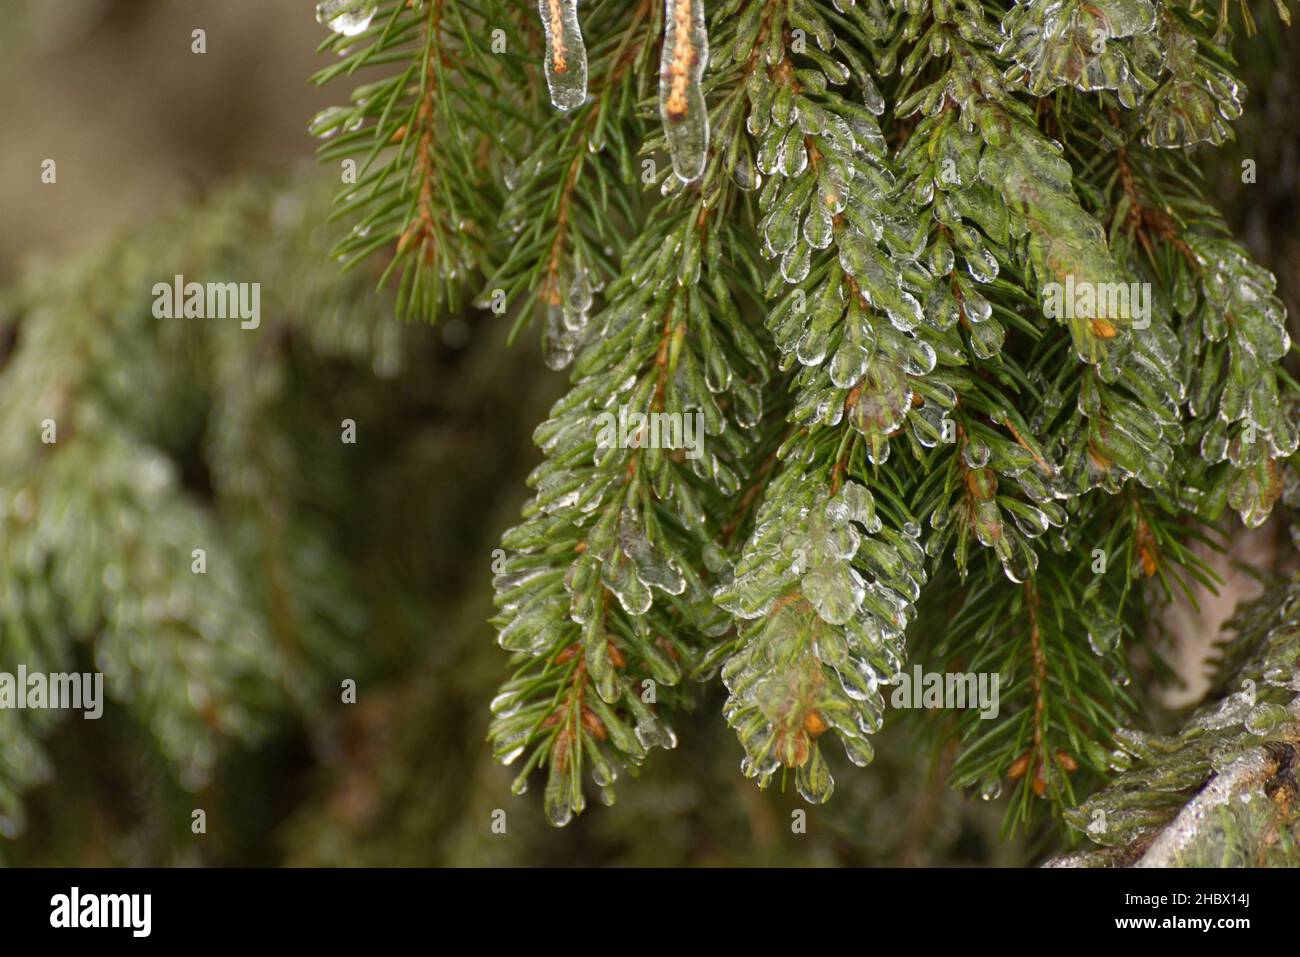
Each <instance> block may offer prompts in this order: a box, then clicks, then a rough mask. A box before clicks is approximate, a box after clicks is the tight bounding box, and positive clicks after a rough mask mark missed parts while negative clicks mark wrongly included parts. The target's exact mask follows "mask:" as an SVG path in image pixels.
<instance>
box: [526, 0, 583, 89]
mask: <svg viewBox="0 0 1300 957" xmlns="http://www.w3.org/2000/svg"><path fill="white" fill-rule="evenodd" d="M537 10H538V12H539V13H540V14H541V17H542V28H543V29H544V30H545V31H546V85H547V86H548V87H549V88H550V90H551V104H552V105H553V106H554V107H555V108H556V109H557V110H573V109H577V108H578V107H579V106H582V104H583V103H584V102H586V99H587V47H586V44H584V43H583V42H582V28H581V27H580V26H579V25H578V0H537Z"/></svg>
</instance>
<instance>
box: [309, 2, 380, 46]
mask: <svg viewBox="0 0 1300 957" xmlns="http://www.w3.org/2000/svg"><path fill="white" fill-rule="evenodd" d="M378 8H379V0H321V2H320V3H318V4H316V22H317V23H319V24H321V25H322V26H326V27H329V28H330V29H331V30H333V31H334V32H335V33H341V34H343V35H344V36H345V37H354V36H356V35H357V34H358V33H364V32H365V31H366V28H367V27H369V26H370V21H371V20H373V19H374V16H375V10H377V9H378Z"/></svg>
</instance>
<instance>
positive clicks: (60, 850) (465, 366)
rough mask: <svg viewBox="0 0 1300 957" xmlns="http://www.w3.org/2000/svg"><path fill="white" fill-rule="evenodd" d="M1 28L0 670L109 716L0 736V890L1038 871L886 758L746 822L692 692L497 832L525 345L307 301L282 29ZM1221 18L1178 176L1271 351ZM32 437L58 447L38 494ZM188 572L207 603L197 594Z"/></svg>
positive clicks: (226, 5) (1193, 641)
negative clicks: (182, 293) (552, 803)
mask: <svg viewBox="0 0 1300 957" xmlns="http://www.w3.org/2000/svg"><path fill="white" fill-rule="evenodd" d="M3 5H4V13H3V24H4V25H3V28H0V116H2V117H3V119H4V130H5V133H4V141H3V146H2V147H0V223H3V229H0V290H3V291H0V434H3V435H5V436H6V438H5V440H4V442H3V444H2V445H0V536H2V537H0V562H2V563H3V564H4V569H3V570H0V605H5V607H4V608H3V609H0V671H11V672H12V671H14V670H15V668H16V665H17V664H18V663H19V661H24V662H26V663H28V664H29V667H34V664H33V661H39V660H44V661H48V662H57V663H62V664H65V665H73V666H77V667H80V668H83V669H89V668H90V667H92V663H93V665H94V666H95V667H100V668H101V669H103V670H105V671H106V672H108V673H109V674H110V687H111V692H112V700H111V701H110V703H109V705H108V707H107V708H106V709H105V716H104V718H103V719H102V720H100V721H97V722H86V721H82V720H80V719H79V718H69V719H63V720H58V719H56V718H52V717H48V716H32V715H21V716H15V715H14V714H13V713H7V714H6V715H4V723H0V861H3V862H5V863H8V864H19V865H26V864H38V865H39V864H86V865H91V864H96V865H109V864H112V865H117V864H123V865H130V864H214V865H286V864H287V865H316V864H323V865H417V866H418V865H495V864H506V865H527V864H542V865H570V864H646V865H713V864H777V865H804V864H814V865H823V864H826V865H829V864H854V865H896V864H902V865H922V864H931V865H933V864H947V865H969V864H1025V863H1032V862H1035V861H1038V860H1041V859H1042V857H1043V856H1044V855H1045V854H1046V853H1047V852H1049V851H1051V850H1054V849H1056V848H1057V847H1058V846H1059V840H1058V836H1057V834H1056V833H1055V832H1054V831H1052V830H1050V829H1044V830H1043V831H1041V832H1039V833H1035V834H1030V835H1023V834H1022V835H1019V836H1016V837H1014V838H1005V837H1003V836H1001V835H1000V833H999V829H1000V824H1001V819H1002V812H1003V808H1002V807H1001V806H1000V802H999V801H998V800H989V801H981V800H979V799H978V798H977V797H976V798H971V797H968V796H963V795H960V794H955V793H952V792H951V791H949V790H948V789H947V788H946V787H945V786H944V777H945V774H946V768H947V765H948V763H949V762H950V760H951V757H952V755H951V754H949V753H940V754H929V753H920V752H918V751H917V745H916V744H915V743H914V741H913V739H912V736H911V735H910V733H909V729H908V728H907V727H905V726H904V727H897V728H893V729H889V730H887V731H886V733H884V734H883V735H882V736H881V738H880V745H879V757H878V760H877V761H876V763H875V764H873V765H872V766H871V767H870V768H868V769H866V770H863V771H856V770H855V769H852V768H850V767H848V766H847V765H846V764H843V763H841V764H842V766H841V765H837V766H836V776H837V788H836V795H835V797H834V799H833V800H832V801H831V802H830V804H829V805H826V806H824V807H819V808H811V807H808V806H807V805H804V804H803V803H802V802H801V801H800V800H799V799H798V797H797V795H795V794H794V793H793V788H792V787H791V788H789V789H787V791H786V793H780V790H779V789H778V788H773V789H772V791H771V792H768V793H761V792H759V791H757V790H756V789H755V788H754V787H753V786H752V785H751V784H750V783H749V782H748V781H746V780H745V779H744V778H743V777H742V776H741V775H740V772H739V761H740V757H741V752H740V748H739V745H738V744H737V742H736V741H735V739H734V736H733V735H732V733H731V732H730V731H729V730H728V729H727V728H726V726H725V724H724V722H723V721H722V719H721V717H720V715H719V707H720V705H721V700H722V698H721V695H719V694H718V691H717V689H716V688H715V689H712V690H708V689H702V690H701V692H700V695H699V702H698V707H697V709H696V711H695V713H693V714H688V715H683V716H680V717H679V718H678V719H677V720H676V722H675V726H676V730H677V732H678V737H679V739H680V740H681V742H682V743H681V746H680V747H679V748H678V749H676V750H675V751H673V752H656V753H653V755H652V757H651V758H650V759H649V761H648V763H647V764H646V766H645V768H644V769H643V770H642V772H641V776H640V780H637V781H625V782H623V783H622V785H621V786H620V788H619V798H618V802H617V803H616V804H615V805H614V806H613V807H610V808H605V807H594V808H592V809H590V810H589V812H588V813H587V814H585V815H584V816H582V817H581V818H580V819H578V820H577V821H575V822H574V823H573V824H572V825H570V826H569V827H567V828H565V829H563V830H558V831H557V830H554V829H551V828H549V827H548V826H547V825H546V824H545V823H544V822H543V817H542V814H541V807H540V803H541V802H540V793H534V792H540V784H541V782H540V781H538V782H536V784H535V786H534V788H532V789H530V792H529V793H528V794H526V795H524V796H522V797H512V796H511V795H510V792H509V782H510V779H511V777H512V775H511V774H510V773H509V769H502V768H500V767H498V766H496V765H495V763H494V762H493V761H492V760H491V756H490V754H489V751H488V748H487V747H486V746H485V743H484V734H485V730H486V726H487V718H488V712H487V702H488V701H489V700H490V699H491V697H492V695H493V694H494V692H495V689H496V686H497V685H498V683H499V682H500V680H501V679H502V677H503V675H504V674H505V668H506V655H505V654H504V653H503V652H502V651H501V650H500V649H499V648H498V647H497V646H496V643H495V640H494V632H493V629H492V628H491V626H490V625H488V624H487V619H488V618H489V617H490V615H491V604H490V587H489V585H490V575H491V572H490V567H491V561H492V556H491V552H492V549H493V548H494V547H495V545H496V542H497V540H498V537H499V535H500V533H501V531H502V530H503V529H504V528H506V527H508V526H509V525H510V524H512V523H513V522H514V520H515V518H516V516H517V512H518V508H519V506H520V505H521V504H522V502H523V500H524V492H525V486H524V478H525V476H526V475H527V473H528V470H529V469H530V468H532V467H533V466H534V465H535V464H536V463H537V462H538V461H539V453H538V452H537V451H536V450H535V449H534V447H533V445H532V442H531V438H530V435H531V431H532V429H533V427H534V425H535V424H536V423H537V422H538V421H540V420H541V419H542V418H543V416H544V413H545V410H546V409H547V408H548V406H549V404H550V403H551V402H553V401H554V400H555V399H556V398H557V397H558V396H559V395H560V394H562V392H563V390H564V386H565V377H564V376H563V374H557V373H551V372H548V371H546V370H545V368H544V367H543V365H542V363H541V362H540V359H539V357H538V355H537V351H536V341H535V339H536V337H535V335H527V334H525V335H524V336H521V337H520V339H519V341H518V342H516V343H515V344H514V345H513V346H509V347H507V345H506V343H505V333H506V331H507V326H508V323H506V321H505V320H503V319H501V318H500V317H494V316H491V315H483V314H478V313H475V314H470V315H465V316H462V317H457V318H452V319H451V320H449V321H447V322H445V323H444V324H442V325H441V326H440V327H438V328H436V329H429V328H423V327H400V326H398V325H397V324H395V323H394V322H393V321H392V319H391V318H390V317H391V312H392V309H391V302H390V301H389V300H388V299H387V298H386V297H385V295H383V294H377V293H375V292H374V280H375V279H376V278H377V274H369V275H363V274H358V275H353V276H350V277H347V278H340V277H339V276H338V274H337V270H336V269H335V266H334V264H333V263H332V262H330V261H329V260H328V256H327V249H328V247H329V245H330V243H331V241H332V239H333V238H334V232H333V227H330V226H325V225H322V224H323V223H324V219H325V216H326V214H327V210H328V200H329V195H330V193H331V191H332V189H333V188H334V185H335V178H334V177H335V174H334V173H333V171H325V170H321V169H318V168H317V167H316V166H315V164H314V162H313V159H312V157H313V153H314V147H315V144H314V142H313V141H312V140H311V139H310V138H309V136H308V135H307V125H308V122H309V120H310V119H311V117H312V115H313V114H314V113H315V112H316V111H317V110H318V109H320V108H323V107H325V106H327V105H329V104H330V103H332V102H340V101H342V100H343V98H344V97H345V95H346V91H345V90H343V89H342V88H337V87H332V88H325V89H323V90H321V89H316V88H314V87H312V86H310V85H309V84H308V82H307V78H308V76H309V75H310V74H311V73H312V72H314V70H315V69H317V68H319V67H320V66H321V65H322V63H323V62H325V61H324V58H323V55H322V56H318V55H317V54H316V53H315V49H316V46H317V44H318V43H319V42H320V41H321V40H322V39H324V37H325V31H324V29H323V28H322V27H320V26H319V25H318V24H317V23H316V22H315V19H314V16H313V8H314V3H313V2H311V0H57V2H49V0H3ZM1256 16H1257V19H1258V21H1259V24H1260V30H1261V33H1262V36H1261V37H1259V38H1256V39H1255V40H1254V41H1252V43H1251V45H1250V47H1249V51H1250V54H1249V56H1246V57H1244V60H1245V65H1244V67H1243V72H1244V75H1245V77H1246V79H1247V83H1248V86H1249V88H1250V91H1251V92H1250V96H1249V97H1248V99H1247V101H1246V103H1247V113H1246V115H1245V117H1243V119H1242V120H1241V121H1240V122H1239V123H1238V124H1237V126H1236V129H1237V132H1238V140H1237V142H1236V143H1234V144H1230V145H1229V146H1228V147H1226V148H1224V149H1222V150H1219V151H1204V152H1203V153H1202V154H1201V160H1202V161H1203V164H1204V165H1203V172H1204V174H1205V177H1206V180H1207V184H1208V189H1209V191H1210V193H1211V195H1212V196H1213V197H1214V198H1215V199H1216V201H1217V202H1218V203H1219V205H1220V208H1222V209H1224V210H1225V211H1226V212H1227V214H1228V216H1229V219H1230V221H1231V222H1232V223H1233V224H1234V227H1235V229H1236V231H1237V234H1238V235H1239V236H1241V237H1243V238H1244V239H1245V240H1246V242H1247V243H1248V245H1249V246H1250V248H1251V249H1252V251H1253V252H1254V254H1255V255H1256V256H1257V257H1258V258H1259V259H1260V260H1261V261H1262V262H1263V263H1264V264H1265V265H1266V266H1268V267H1269V268H1270V269H1272V270H1273V271H1274V273H1275V274H1277V276H1278V277H1279V282H1280V285H1281V289H1282V295H1283V298H1284V300H1285V301H1286V302H1287V305H1288V308H1289V310H1290V311H1291V314H1292V316H1293V317H1294V316H1295V315H1297V304H1298V300H1297V297H1298V296H1300V227H1297V214H1298V213H1300V208H1298V202H1297V199H1298V191H1300V175H1298V164H1300V137H1298V136H1297V134H1296V130H1297V128H1298V126H1297V122H1298V121H1300V98H1298V97H1297V93H1298V92H1300V66H1298V65H1297V64H1300V57H1297V53H1300V50H1297V37H1296V31H1295V30H1291V31H1287V30H1284V29H1279V26H1278V23H1277V17H1276V15H1275V14H1273V13H1271V4H1269V5H1267V6H1265V5H1264V4H1259V5H1256ZM195 29H203V30H204V31H205V33H206V38H205V39H206V48H207V52H206V53H205V54H202V55H198V54H194V53H192V52H191V43H192V39H191V33H192V31H193V30H195ZM1243 49H1245V46H1244V42H1239V43H1238V51H1239V52H1240V51H1241V50H1243ZM47 158H53V159H55V160H56V162H57V181H56V183H54V184H43V183H42V182H41V178H40V172H41V163H42V161H43V160H45V159H47ZM1244 159H1254V160H1255V161H1256V167H1257V181H1256V182H1255V183H1253V184H1243V183H1242V182H1241V175H1240V172H1241V168H1242V161H1243V160H1244ZM377 265H378V264H377ZM174 273H185V274H187V277H198V276H199V275H200V274H202V275H208V276H216V275H227V276H228V277H230V278H234V279H249V280H260V281H261V282H262V283H263V301H262V312H263V317H264V318H263V323H262V328H261V329H260V330H259V331H258V333H257V334H256V335H250V334H247V333H240V332H238V331H236V330H234V329H217V328H209V327H207V326H203V325H202V324H200V325H198V326H194V325H184V324H180V325H168V324H164V323H159V322H158V321H157V320H154V319H153V318H152V317H151V316H150V312H149V308H150V304H151V299H150V297H149V296H148V295H147V290H148V289H149V287H150V286H151V285H152V283H153V282H155V281H159V280H167V279H169V278H170V277H171V276H172V275H173V274H174ZM43 403H44V404H43ZM51 403H52V404H53V405H52V406H51ZM46 407H55V408H58V409H59V410H61V415H62V416H64V418H62V419H61V420H60V421H61V425H60V429H61V433H60V440H59V441H60V447H59V450H58V451H57V452H53V453H49V454H48V455H47V454H45V453H42V452H41V451H40V449H39V446H36V447H33V440H32V436H33V435H34V434H35V433H34V432H33V431H32V430H33V429H34V428H35V426H34V425H33V424H32V423H33V422H35V421H39V419H40V418H41V417H42V415H43V414H44V413H43V412H41V411H40V410H41V409H44V408H46ZM345 418H350V419H353V420H354V421H355V422H356V423H357V431H358V442H357V444H356V445H355V446H346V445H343V444H342V443H340V442H339V424H340V422H341V421H342V420H343V419H345ZM64 421H67V422H70V423H71V427H69V428H65V427H64V425H63V424H62V422H64ZM19 433H21V434H22V435H23V436H25V438H24V440H23V442H22V443H19V442H18V440H17V439H16V438H14V436H16V435H18V434H19ZM133 470H135V471H133ZM140 470H144V471H140ZM137 472H139V474H145V473H146V472H147V474H149V475H155V474H156V475H158V476H160V478H159V479H158V483H157V487H156V488H155V487H154V486H153V485H150V484H149V483H141V482H139V481H137V480H136V479H134V478H132V477H131V476H134V475H137ZM144 486H148V487H147V488H145V487H144ZM110 490H111V491H110ZM24 496H26V497H24ZM33 499H34V500H35V501H36V503H37V505H36V508H35V509H33V508H31V507H30V506H27V505H25V503H30V502H31V501H32V500H33ZM55 515H57V516H58V519H57V521H56V520H55V518H53V517H51V516H55ZM177 529H186V530H190V529H192V530H193V532H192V533H191V532H190V531H186V533H185V534H178V533H177V531H176V530H177ZM199 539H202V540H203V541H204V542H209V541H210V542H211V543H212V544H211V545H210V546H209V547H208V552H209V554H210V556H213V557H212V558H211V559H210V560H211V561H213V564H214V569H220V571H219V574H218V572H217V571H214V574H213V576H212V580H211V582H209V581H206V580H205V581H203V582H201V583H199V584H196V583H195V581H194V580H193V579H194V576H191V575H190V570H189V558H188V556H189V554H190V547H191V545H192V544H193V542H194V541H196V540H199ZM1243 541H1244V544H1242V545H1240V546H1239V547H1242V548H1244V549H1247V550H1249V549H1256V548H1259V547H1264V545H1262V544H1261V541H1262V540H1243ZM158 556H169V557H168V558H167V559H166V560H165V561H164V560H163V559H162V558H158ZM222 556H224V560H223V558H222ZM1246 557H1249V556H1246ZM155 559H157V561H155ZM173 559H174V561H173ZM169 563H170V564H169ZM110 567H112V568H113V569H116V571H115V572H114V574H109V572H108V568H110ZM1223 567H1224V568H1225V572H1226V574H1228V575H1229V577H1230V585H1229V587H1228V588H1227V589H1226V590H1225V595H1224V597H1223V598H1222V599H1220V600H1218V601H1211V602H1209V603H1208V604H1207V605H1206V606H1205V607H1204V608H1203V609H1202V610H1201V612H1198V613H1191V612H1189V611H1188V610H1186V609H1181V610H1180V609H1173V610H1171V624H1172V626H1173V627H1174V629H1175V630H1176V632H1177V633H1178V634H1180V635H1182V636H1184V638H1183V640H1182V641H1180V644H1179V647H1178V649H1177V654H1178V655H1181V656H1182V658H1183V659H1184V660H1183V663H1182V666H1181V670H1182V671H1183V674H1184V676H1185V677H1186V678H1187V679H1188V682H1189V688H1187V689H1184V690H1183V692H1182V694H1183V695H1184V697H1185V698H1186V699H1187V700H1194V698H1195V697H1196V695H1197V693H1198V690H1199V688H1200V687H1203V684H1200V683H1199V680H1198V679H1199V676H1200V670H1201V665H1202V663H1203V659H1204V655H1205V651H1206V648H1207V647H1208V644H1209V642H1210V641H1211V640H1212V639H1213V637H1214V635H1215V634H1216V632H1217V626H1218V622H1219V621H1220V620H1221V619H1222V618H1223V617H1226V615H1227V613H1228V611H1230V609H1231V606H1232V604H1233V603H1234V602H1235V601H1236V600H1237V599H1238V598H1240V597H1242V596H1243V595H1245V594H1248V593H1249V590H1250V588H1251V587H1252V586H1251V584H1250V582H1249V579H1248V578H1247V577H1246V576H1236V577H1234V576H1235V573H1234V572H1233V570H1232V569H1231V567H1230V566H1228V565H1226V564H1225V565H1224V566H1223ZM169 568H170V569H171V571H168V570H167V569H169ZM177 569H179V570H177ZM123 582H125V585H123ZM204 589H206V590H204ZM6 599H8V603H7V604H6ZM196 642H198V643H201V644H202V643H204V642H206V644H202V647H203V648H204V649H206V650H205V651H204V652H203V653H196V652H194V651H193V649H192V646H193V645H194V644H195V643H196ZM24 649H31V650H29V651H24ZM345 679H352V680H355V681H356V684H357V700H356V703H355V704H345V703H343V702H342V701H341V700H340V685H341V682H342V681H344V680H345ZM799 808H802V809H805V810H806V811H807V813H808V825H807V831H806V833H792V830H791V827H790V821H791V811H792V810H795V809H799ZM196 809H202V810H203V811H204V812H205V818H206V830H205V832H204V833H197V834H196V833H194V829H193V827H192V824H193V820H194V811H195V810H196ZM497 809H502V810H504V811H505V812H506V821H507V827H506V833H505V834H498V833H494V832H493V830H492V828H491V824H492V820H493V812H494V811H495V810H497Z"/></svg>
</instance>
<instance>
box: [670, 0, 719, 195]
mask: <svg viewBox="0 0 1300 957" xmlns="http://www.w3.org/2000/svg"><path fill="white" fill-rule="evenodd" d="M708 60H709V35H708V31H707V28H706V27H705V24H704V0H665V5H664V46H663V54H662V56H661V59H660V61H659V113H660V115H661V116H662V117H663V122H664V137H665V138H666V139H667V140H668V150H669V152H671V153H672V157H673V172H675V173H676V174H677V177H678V178H679V179H681V180H683V181H684V182H687V183H689V182H692V181H693V180H696V179H698V178H699V177H700V175H701V174H702V173H703V172H704V160H705V157H706V156H707V155H708V151H709V116H708V113H707V112H706V109H705V105H704V91H703V90H702V89H701V81H702V79H703V77H704V69H705V67H706V66H707V65H708Z"/></svg>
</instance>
